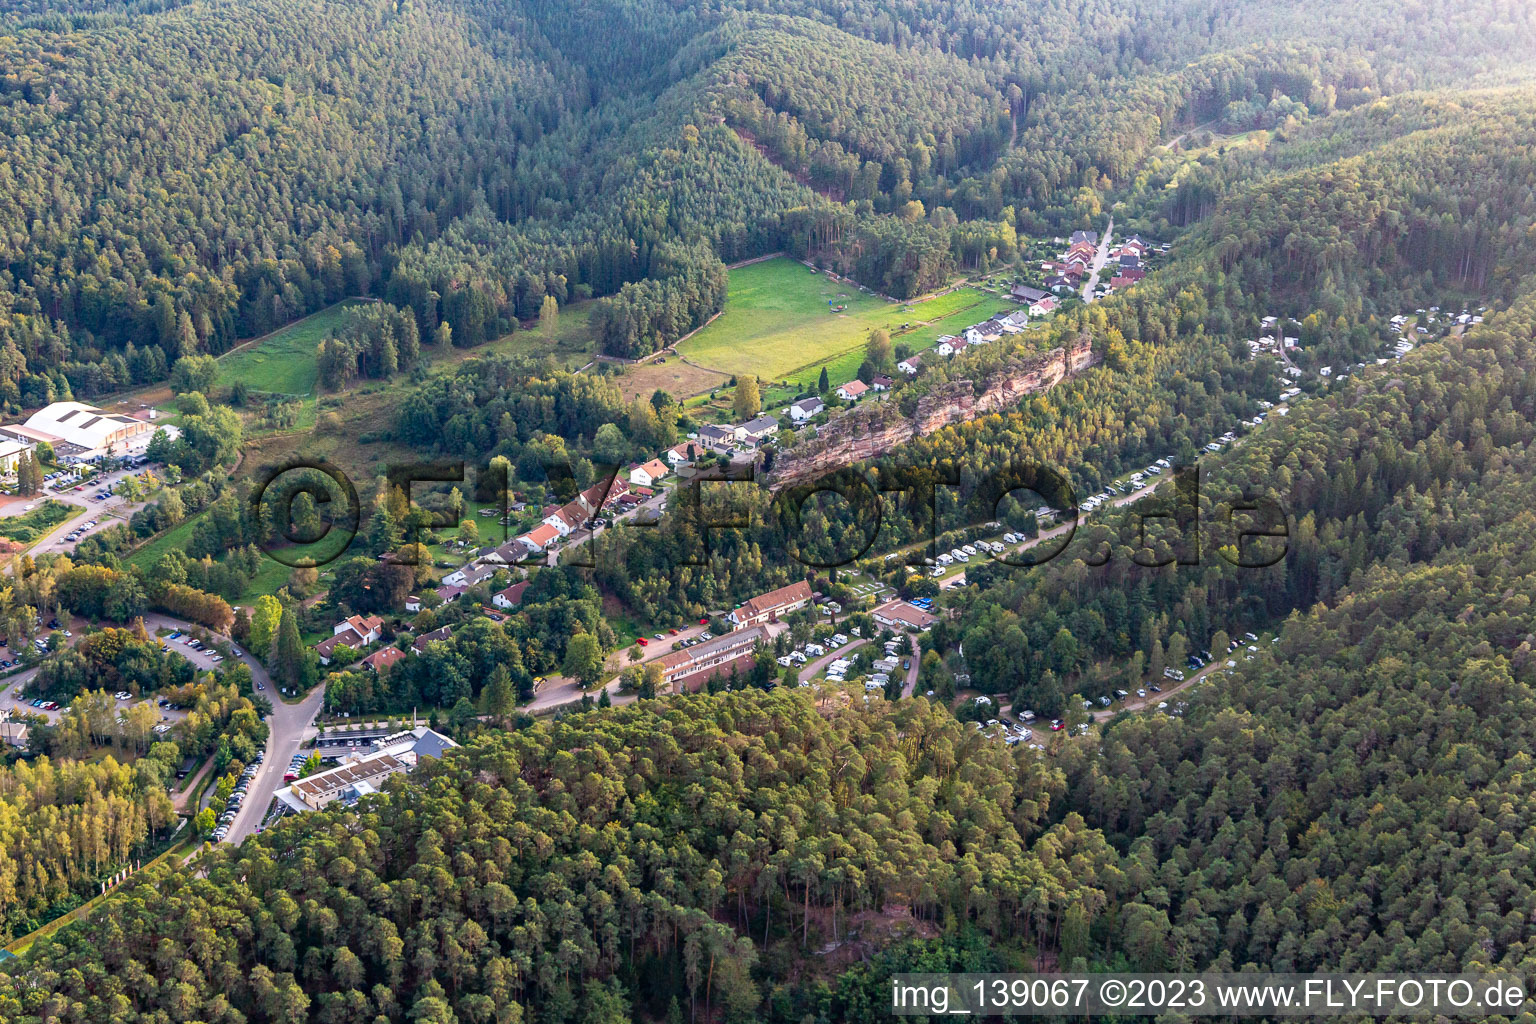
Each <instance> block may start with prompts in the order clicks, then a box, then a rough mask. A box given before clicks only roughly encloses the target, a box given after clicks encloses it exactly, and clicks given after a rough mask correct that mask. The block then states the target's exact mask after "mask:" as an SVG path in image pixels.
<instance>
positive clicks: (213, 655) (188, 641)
mask: <svg viewBox="0 0 1536 1024" xmlns="http://www.w3.org/2000/svg"><path fill="white" fill-rule="evenodd" d="M166 640H168V641H173V642H180V643H183V644H185V645H186V646H188V647H190V648H192V649H193V650H194V651H202V652H203V653H204V654H206V655H208V660H210V661H215V662H217V661H223V660H224V655H222V654H219V653H218V652H217V651H215V650H214V649H213V648H212V647H210V646H208V645H207V644H205V643H203V642H202V641H201V640H199V639H198V638H197V637H195V636H190V635H185V634H183V633H182V632H181V631H180V630H177V631H176V632H174V633H172V634H171V635H170V636H168V637H166ZM160 649H161V650H162V651H168V650H170V649H171V648H170V645H169V644H161V645H160ZM235 653H236V654H239V653H240V652H239V651H236V652H235Z"/></svg>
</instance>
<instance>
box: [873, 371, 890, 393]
mask: <svg viewBox="0 0 1536 1024" xmlns="http://www.w3.org/2000/svg"><path fill="white" fill-rule="evenodd" d="M895 383H896V382H895V381H894V380H892V379H891V378H890V377H887V376H886V375H885V374H883V373H877V374H875V375H874V376H872V377H870V378H869V389H870V390H871V391H889V390H891V387H892V386H893V385H894V384H895Z"/></svg>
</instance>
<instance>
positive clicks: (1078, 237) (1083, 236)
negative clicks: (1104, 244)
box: [1068, 231, 1099, 245]
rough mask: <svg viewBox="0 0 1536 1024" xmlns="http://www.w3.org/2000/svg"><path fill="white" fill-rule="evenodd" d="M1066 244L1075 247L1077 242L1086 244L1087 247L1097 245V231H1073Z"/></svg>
mask: <svg viewBox="0 0 1536 1024" xmlns="http://www.w3.org/2000/svg"><path fill="white" fill-rule="evenodd" d="M1068 242H1070V243H1071V244H1073V245H1076V244H1078V243H1079V242H1082V243H1086V244H1087V245H1098V244H1099V233H1098V232H1097V231H1074V232H1072V237H1071V238H1070V239H1068Z"/></svg>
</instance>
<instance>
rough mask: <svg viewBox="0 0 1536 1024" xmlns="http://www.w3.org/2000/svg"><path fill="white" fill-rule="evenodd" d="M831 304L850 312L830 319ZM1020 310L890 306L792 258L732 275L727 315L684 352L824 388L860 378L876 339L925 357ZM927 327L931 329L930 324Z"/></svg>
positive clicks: (732, 368) (729, 369)
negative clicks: (940, 342) (942, 341)
mask: <svg viewBox="0 0 1536 1024" xmlns="http://www.w3.org/2000/svg"><path fill="white" fill-rule="evenodd" d="M829 300H830V301H831V302H832V303H834V304H836V305H846V306H847V309H846V310H844V311H842V312H840V313H832V312H830V311H829V308H828V302H829ZM1016 308H1017V306H1016V304H1014V303H1012V302H1009V301H1008V300H1006V299H1003V298H1000V297H998V296H996V295H991V294H988V293H986V292H983V291H979V290H977V289H974V288H960V289H957V290H956V291H954V292H951V293H949V294H947V295H940V296H937V297H936V298H932V299H928V300H926V301H923V302H918V303H902V302H894V303H892V302H885V301H883V300H881V299H877V298H874V297H873V296H870V295H866V294H864V293H863V292H860V291H859V290H858V288H857V287H855V286H853V285H851V284H847V283H845V282H840V281H834V280H832V279H831V278H829V277H827V275H825V274H820V273H812V272H811V271H810V269H809V268H807V267H805V266H804V265H803V264H800V263H797V262H795V261H794V260H791V259H788V258H779V259H772V260H764V261H763V262H761V263H752V264H749V265H747V266H745V267H740V268H738V269H736V270H733V271H731V282H730V293H729V297H728V299H727V302H726V308H725V313H724V314H722V315H721V316H720V318H719V319H717V320H716V321H715V322H714V323H712V324H710V325H709V326H707V327H705V328H704V329H703V330H701V331H699V333H697V334H695V335H694V336H693V337H691V338H689V339H688V340H687V341H685V342H683V343H682V344H680V345H679V346H678V352H679V353H681V354H682V355H683V356H686V357H687V358H688V359H689V361H690V362H693V363H697V364H699V365H700V366H704V367H708V368H710V369H714V370H719V371H720V372H722V373H729V374H742V373H755V374H757V375H758V376H759V377H760V378H763V379H764V380H769V381H778V380H786V379H787V380H792V381H795V382H796V383H799V384H803V385H809V384H814V383H815V382H816V378H817V376H819V374H820V372H821V368H822V367H823V366H826V367H827V375H828V377H830V378H831V379H832V381H833V382H834V383H836V382H838V381H840V380H846V379H848V378H850V377H852V376H853V373H854V371H855V370H857V369H858V366H859V363H860V362H862V361H863V349H864V343H865V341H866V339H868V337H869V334H870V332H871V331H873V330H875V329H877V328H883V329H885V330H887V331H889V332H890V334H891V339H892V341H894V342H896V343H898V344H905V345H907V346H908V347H909V348H911V349H912V351H914V352H917V351H921V350H922V349H925V348H928V347H929V346H931V345H932V344H933V343H934V342H935V341H936V340H937V339H938V338H939V336H940V335H943V334H953V333H958V332H959V331H960V330H962V329H963V328H965V327H969V326H970V325H971V324H973V323H976V322H977V321H979V320H984V319H986V318H987V317H988V316H990V315H992V314H993V313H996V312H1002V311H1005V310H1012V309H1016ZM925 321H927V323H925Z"/></svg>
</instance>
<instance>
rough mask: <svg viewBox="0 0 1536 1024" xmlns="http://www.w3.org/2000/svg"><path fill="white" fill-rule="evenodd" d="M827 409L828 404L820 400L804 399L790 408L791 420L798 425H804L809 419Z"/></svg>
mask: <svg viewBox="0 0 1536 1024" xmlns="http://www.w3.org/2000/svg"><path fill="white" fill-rule="evenodd" d="M826 407H827V403H825V402H823V401H822V400H821V399H819V398H814V397H812V398H802V399H800V401H798V402H795V403H794V404H793V405H791V406H790V407H789V418H790V419H792V420H794V421H795V422H796V423H804V422H805V421H806V420H808V419H812V418H813V417H815V416H818V415H820V414H821V412H822V410H824V409H825V408H826Z"/></svg>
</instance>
